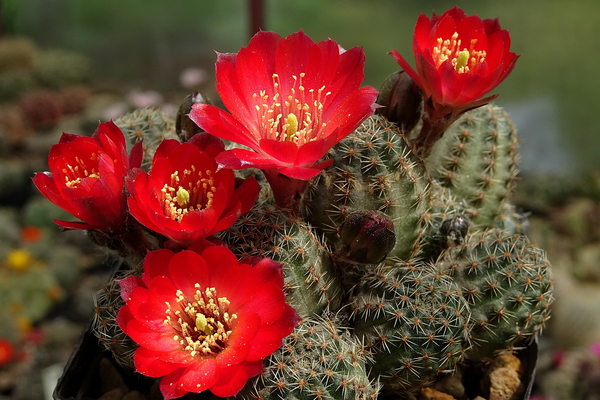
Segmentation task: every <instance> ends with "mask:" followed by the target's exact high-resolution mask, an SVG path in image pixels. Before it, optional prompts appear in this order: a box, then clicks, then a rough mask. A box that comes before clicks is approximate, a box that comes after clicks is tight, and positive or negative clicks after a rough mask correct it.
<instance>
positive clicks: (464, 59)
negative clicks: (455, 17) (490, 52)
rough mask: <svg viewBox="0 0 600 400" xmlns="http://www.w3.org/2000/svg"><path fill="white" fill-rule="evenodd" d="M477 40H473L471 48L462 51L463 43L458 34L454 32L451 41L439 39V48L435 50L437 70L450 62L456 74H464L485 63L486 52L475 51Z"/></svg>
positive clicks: (434, 57)
mask: <svg viewBox="0 0 600 400" xmlns="http://www.w3.org/2000/svg"><path fill="white" fill-rule="evenodd" d="M476 43H477V39H473V40H471V43H470V44H469V48H468V49H467V48H466V47H463V48H462V49H461V44H462V41H461V40H460V39H459V38H458V32H454V34H453V35H452V37H451V38H450V39H446V40H443V39H442V38H437V46H435V47H434V48H433V60H434V61H435V66H436V68H439V67H440V65H442V63H443V62H444V61H446V60H450V62H451V63H452V65H453V66H454V69H455V70H456V72H458V73H460V74H462V73H465V72H471V69H472V68H474V67H475V66H476V65H477V64H479V63H482V62H484V61H485V56H486V52H485V50H475V44H476Z"/></svg>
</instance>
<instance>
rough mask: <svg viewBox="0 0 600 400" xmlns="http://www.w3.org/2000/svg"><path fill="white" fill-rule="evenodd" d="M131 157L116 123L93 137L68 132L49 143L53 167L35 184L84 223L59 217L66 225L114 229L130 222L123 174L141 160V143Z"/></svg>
mask: <svg viewBox="0 0 600 400" xmlns="http://www.w3.org/2000/svg"><path fill="white" fill-rule="evenodd" d="M134 149H135V150H132V154H131V158H132V160H131V161H129V160H128V159H127V150H126V146H125V137H124V136H123V132H121V130H120V129H119V128H118V127H117V126H116V125H115V124H114V123H113V122H105V123H102V124H100V125H99V126H98V129H97V130H96V132H95V133H94V135H93V136H92V137H85V136H77V135H72V134H69V133H64V134H63V135H62V137H61V139H60V141H59V143H58V144H55V145H53V146H52V147H51V148H50V153H49V155H48V166H49V169H50V172H38V173H36V174H35V176H34V177H33V183H34V184H35V186H36V187H37V188H38V190H39V191H40V192H41V193H42V194H43V195H44V196H46V197H47V198H48V199H49V200H50V201H51V202H53V203H54V204H56V205H57V206H59V207H60V208H62V209H63V210H65V211H67V212H69V213H71V214H72V215H74V216H75V217H77V218H79V219H81V220H82V221H83V222H67V221H55V222H56V223H57V224H58V225H60V226H62V227H63V228H69V229H102V230H108V231H113V230H115V229H116V228H118V227H119V226H121V225H122V224H123V223H124V222H125V218H126V205H125V192H124V190H123V188H124V176H125V175H127V171H128V170H129V167H130V163H131V167H134V166H139V165H140V163H141V156H142V152H141V147H140V146H139V145H138V146H136V147H134Z"/></svg>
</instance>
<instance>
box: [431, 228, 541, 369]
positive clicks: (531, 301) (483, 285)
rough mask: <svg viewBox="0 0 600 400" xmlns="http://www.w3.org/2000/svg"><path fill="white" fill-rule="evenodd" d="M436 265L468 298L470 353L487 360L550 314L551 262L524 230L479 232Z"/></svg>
mask: <svg viewBox="0 0 600 400" xmlns="http://www.w3.org/2000/svg"><path fill="white" fill-rule="evenodd" d="M436 265H437V268H438V269H439V270H440V271H442V272H444V273H445V274H448V275H449V276H450V277H452V278H453V280H454V282H455V284H456V285H458V286H459V287H460V289H461V292H462V295H463V296H464V297H465V299H466V300H467V301H468V303H469V308H470V310H471V324H472V327H471V335H472V339H471V341H472V342H473V348H472V349H471V350H469V352H468V354H467V357H468V358H470V359H473V360H486V359H488V358H491V357H493V356H494V355H495V354H496V353H497V352H500V351H503V350H507V349H509V350H512V349H514V348H515V347H517V346H520V345H523V344H524V343H527V341H530V340H533V337H534V336H535V334H536V333H538V332H540V331H541V330H542V328H543V326H544V324H545V322H546V320H547V319H548V318H549V315H550V308H549V307H550V304H551V303H552V301H553V287H552V272H551V269H550V264H549V263H548V260H547V259H546V255H545V254H544V252H543V251H542V250H540V249H538V248H537V247H535V246H533V245H532V244H531V243H530V242H529V240H528V239H527V238H526V237H525V236H521V235H510V234H507V233H505V232H502V231H498V230H489V231H485V232H476V233H474V234H473V235H472V236H471V237H470V238H469V240H468V241H466V242H465V243H464V244H462V245H460V246H456V247H452V248H450V249H448V250H447V251H446V252H445V253H443V254H442V255H441V257H440V259H439V260H438V262H437V264H436Z"/></svg>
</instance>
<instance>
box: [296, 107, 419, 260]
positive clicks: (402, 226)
mask: <svg viewBox="0 0 600 400" xmlns="http://www.w3.org/2000/svg"><path fill="white" fill-rule="evenodd" d="M329 157H331V158H333V159H334V160H335V161H334V165H333V167H331V168H329V169H326V170H325V171H323V172H322V173H321V174H320V175H319V177H318V178H317V179H316V180H313V181H311V185H310V187H309V189H308V190H307V193H306V195H305V198H304V200H303V204H302V215H303V216H304V217H305V218H306V220H307V221H308V222H309V223H311V224H312V225H314V226H315V228H316V229H317V231H318V232H320V233H321V234H323V235H325V237H326V238H327V240H328V242H329V243H330V244H331V245H332V247H333V248H334V250H338V249H339V247H340V246H341V243H340V239H339V231H340V227H341V226H342V225H343V224H344V222H345V221H346V219H347V218H348V216H349V215H350V214H352V213H353V212H361V211H365V210H374V211H377V212H379V213H381V214H383V215H385V216H387V217H389V218H390V219H391V220H392V222H393V224H394V232H395V235H396V243H395V246H394V248H393V250H391V252H390V253H389V255H388V258H390V257H397V258H399V259H404V260H407V259H409V258H410V257H411V255H413V254H414V253H415V252H416V250H417V244H418V238H419V236H420V234H421V231H422V229H421V224H420V219H421V214H422V213H423V212H424V211H425V210H426V207H427V201H426V196H427V186H428V181H427V179H426V177H425V171H424V169H423V166H422V164H421V162H420V160H418V159H417V158H415V157H414V156H413V155H412V153H411V152H410V149H409V147H408V145H407V144H406V141H405V138H404V137H403V136H402V133H401V132H400V130H399V129H398V127H397V126H396V125H395V124H393V123H391V122H389V121H387V120H386V119H385V118H383V117H380V116H372V117H370V118H369V119H367V120H366V121H365V122H364V123H363V124H362V125H361V126H360V127H359V128H358V129H357V130H356V131H355V132H353V133H352V134H350V135H349V136H347V137H346V138H345V139H343V140H342V141H341V142H339V143H338V144H337V145H336V146H334V147H333V148H332V149H331V151H330V152H329Z"/></svg>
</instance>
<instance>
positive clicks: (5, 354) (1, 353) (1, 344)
mask: <svg viewBox="0 0 600 400" xmlns="http://www.w3.org/2000/svg"><path fill="white" fill-rule="evenodd" d="M14 356H15V348H14V347H13V345H12V343H11V342H9V341H8V340H6V339H3V338H0V366H2V365H4V364H7V363H9V362H10V361H12V360H13V358H14Z"/></svg>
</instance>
